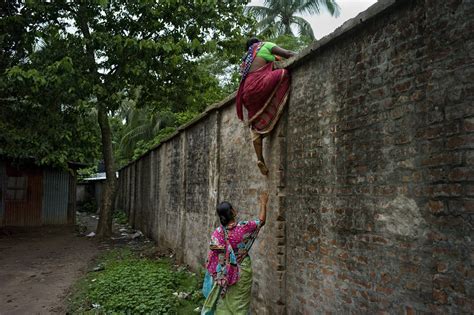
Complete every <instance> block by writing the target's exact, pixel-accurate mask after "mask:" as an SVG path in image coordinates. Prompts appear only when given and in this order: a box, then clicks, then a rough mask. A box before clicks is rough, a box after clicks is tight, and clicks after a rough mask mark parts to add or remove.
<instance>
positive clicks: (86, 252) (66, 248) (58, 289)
mask: <svg viewBox="0 0 474 315" xmlns="http://www.w3.org/2000/svg"><path fill="white" fill-rule="evenodd" d="M77 222H78V223H79V224H80V225H81V226H84V227H83V228H82V229H81V232H83V233H82V234H81V233H78V231H77V228H74V227H59V228H58V227H41V228H34V229H12V228H10V229H3V230H0V314H1V315H4V314H65V312H66V310H65V298H66V295H67V293H68V290H69V288H70V287H71V285H72V284H73V283H74V282H75V280H77V279H78V278H79V277H81V276H82V275H83V274H84V273H85V272H86V271H87V268H88V267H89V266H90V264H91V260H92V259H93V258H94V257H96V256H97V255H98V254H99V252H100V251H101V250H102V249H103V248H102V247H103V245H102V244H101V243H100V242H98V241H97V240H95V238H89V237H85V236H84V233H85V234H87V233H88V232H90V231H95V227H96V225H97V219H96V218H94V217H91V216H90V215H81V214H79V215H78V218H77Z"/></svg>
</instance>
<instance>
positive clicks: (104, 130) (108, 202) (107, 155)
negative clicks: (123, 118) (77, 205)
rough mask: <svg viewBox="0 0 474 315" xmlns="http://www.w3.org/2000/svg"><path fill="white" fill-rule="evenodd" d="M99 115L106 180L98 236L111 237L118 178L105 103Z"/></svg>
mask: <svg viewBox="0 0 474 315" xmlns="http://www.w3.org/2000/svg"><path fill="white" fill-rule="evenodd" d="M97 111H98V113H97V117H98V120H99V126H100V133H101V136H102V155H103V157H104V164H105V173H106V176H107V179H106V180H105V183H104V187H103V190H102V198H101V201H100V216H99V224H98V225H97V236H98V237H110V236H111V235H112V214H113V210H114V200H115V194H116V191H117V178H116V176H115V162H114V155H113V149H112V132H111V130H110V124H109V118H108V117H107V111H106V109H105V108H104V106H103V105H98V106H97Z"/></svg>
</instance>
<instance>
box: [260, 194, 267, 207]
mask: <svg viewBox="0 0 474 315" xmlns="http://www.w3.org/2000/svg"><path fill="white" fill-rule="evenodd" d="M267 203H268V193H267V192H266V191H264V192H262V193H261V194H260V204H261V205H267Z"/></svg>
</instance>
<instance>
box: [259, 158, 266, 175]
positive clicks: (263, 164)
mask: <svg viewBox="0 0 474 315" xmlns="http://www.w3.org/2000/svg"><path fill="white" fill-rule="evenodd" d="M257 166H258V168H259V169H260V172H261V173H262V174H263V175H265V176H266V175H267V174H268V168H267V166H266V165H265V162H263V161H258V162H257Z"/></svg>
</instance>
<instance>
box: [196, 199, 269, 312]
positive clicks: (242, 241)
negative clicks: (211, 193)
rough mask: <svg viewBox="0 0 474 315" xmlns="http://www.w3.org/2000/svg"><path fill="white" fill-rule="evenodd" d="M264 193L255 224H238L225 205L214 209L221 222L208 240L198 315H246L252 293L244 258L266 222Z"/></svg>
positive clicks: (226, 203) (223, 203)
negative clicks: (203, 300)
mask: <svg viewBox="0 0 474 315" xmlns="http://www.w3.org/2000/svg"><path fill="white" fill-rule="evenodd" d="M267 202H268V193H266V192H264V193H262V194H261V195H260V213H259V216H258V217H259V218H258V220H252V221H239V220H238V219H237V211H236V210H235V209H234V208H233V207H232V205H231V204H230V203H228V202H225V201H224V202H221V203H220V204H219V206H217V215H218V216H219V220H220V222H221V226H219V227H218V228H217V229H216V230H215V231H214V232H213V233H212V236H211V242H210V250H209V254H208V259H207V263H206V268H207V272H206V277H205V279H204V285H203V294H204V296H205V297H206V301H205V302H204V306H203V308H202V311H201V314H205V315H210V314H216V315H219V314H234V315H247V314H248V313H249V308H250V294H251V290H252V265H251V261H250V257H249V255H248V253H249V251H250V248H251V247H252V244H253V242H254V241H255V239H256V238H257V235H258V232H259V230H260V228H261V227H262V226H263V225H264V224H265V220H266V218H267Z"/></svg>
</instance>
